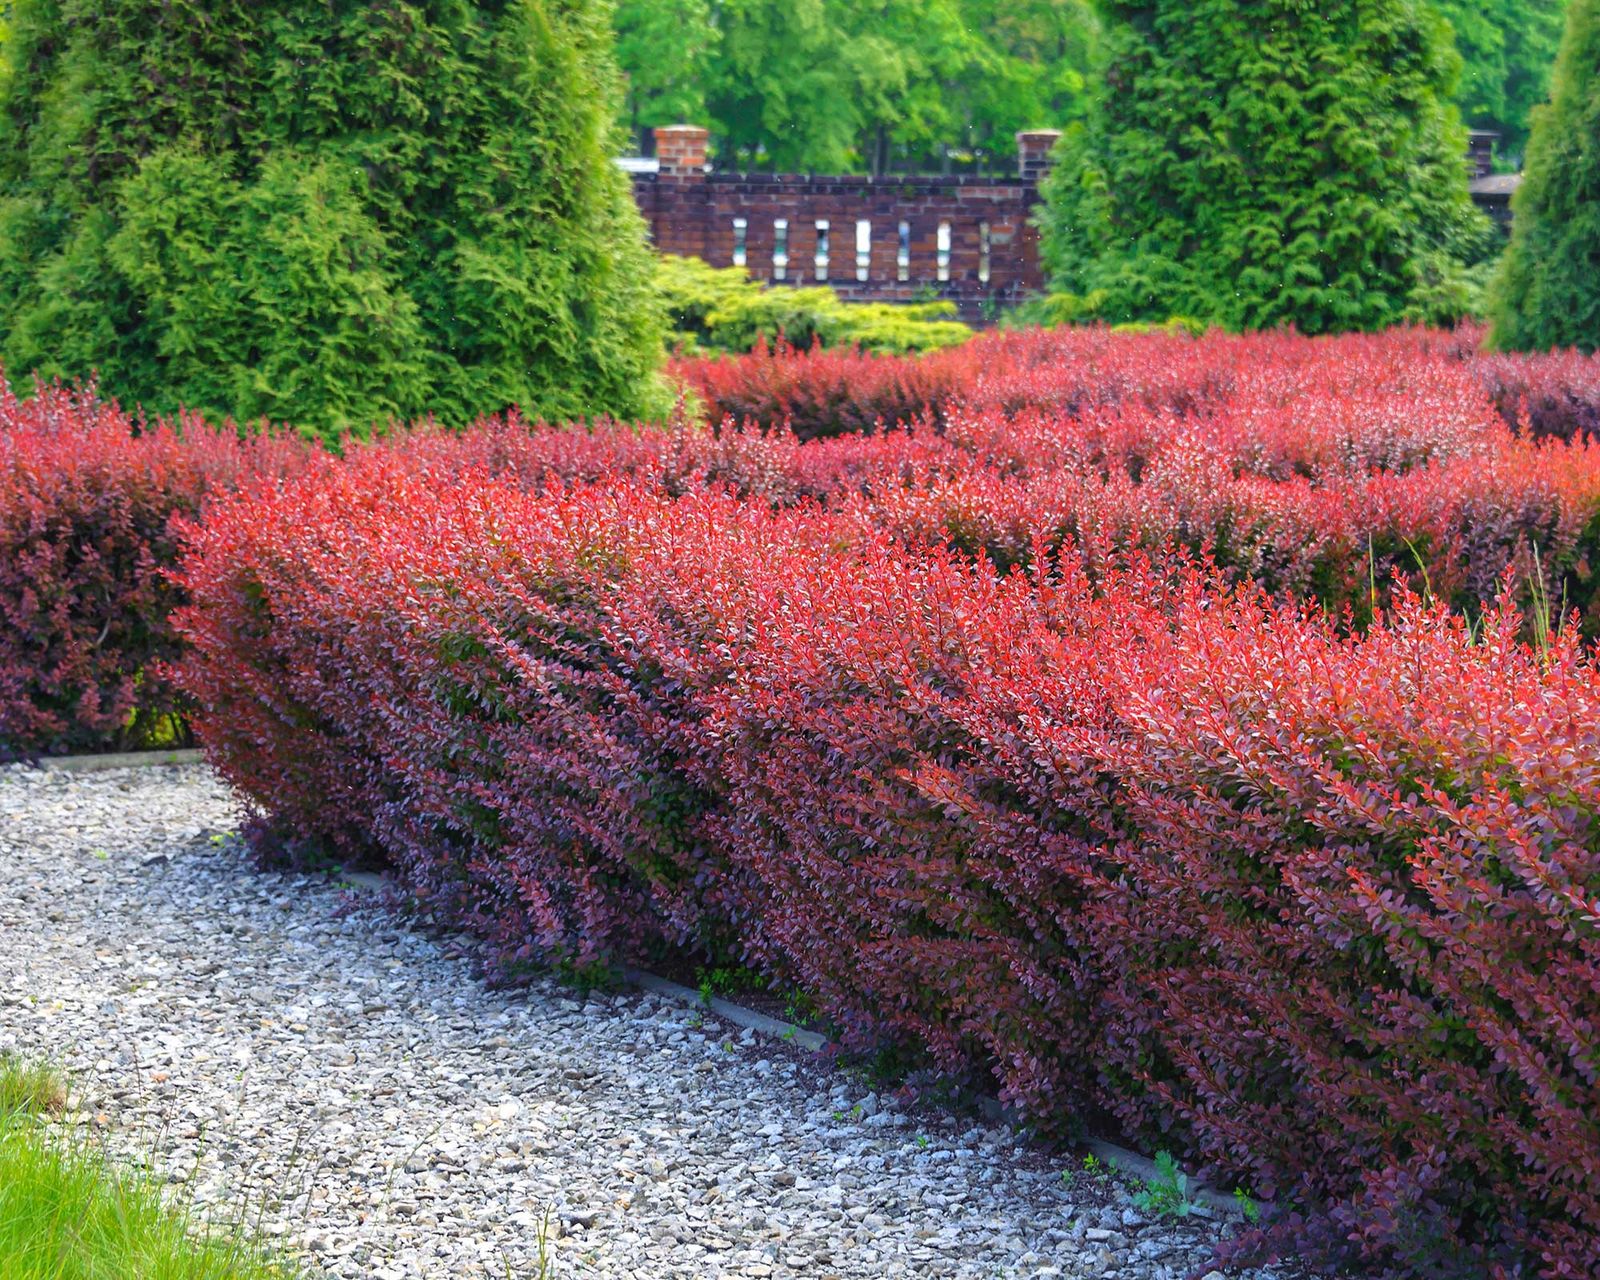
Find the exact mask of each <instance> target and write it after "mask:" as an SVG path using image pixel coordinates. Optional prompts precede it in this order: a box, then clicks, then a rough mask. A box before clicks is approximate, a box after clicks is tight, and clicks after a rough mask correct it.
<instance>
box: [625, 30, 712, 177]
mask: <svg viewBox="0 0 1600 1280" xmlns="http://www.w3.org/2000/svg"><path fill="white" fill-rule="evenodd" d="M614 15H615V16H614V19H613V21H614V25H615V27H616V32H617V62H618V64H619V65H620V66H621V67H622V70H623V77H624V81H623V88H624V93H623V110H622V117H623V119H624V120H625V121H626V122H627V125H628V130H629V132H630V133H631V134H632V135H633V138H634V141H635V145H636V146H638V147H639V148H640V149H641V150H642V149H644V148H645V147H646V146H647V145H648V144H649V134H650V131H651V130H652V129H654V128H655V127H656V126H657V125H663V124H704V123H705V121H706V119H707V118H708V117H707V112H706V84H707V81H708V79H709V77H710V75H711V68H712V65H713V60H714V58H715V55H716V51H717V44H718V39H719V34H720V33H719V32H718V30H717V28H716V25H715V24H714V22H713V21H712V13H711V4H710V0H621V2H620V3H619V4H618V5H617V6H616V9H615V10H614Z"/></svg>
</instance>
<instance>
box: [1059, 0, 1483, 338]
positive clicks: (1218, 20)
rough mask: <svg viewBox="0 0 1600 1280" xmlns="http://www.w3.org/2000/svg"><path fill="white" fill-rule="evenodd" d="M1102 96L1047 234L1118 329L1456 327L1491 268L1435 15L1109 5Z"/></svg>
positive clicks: (1445, 44) (1207, 4) (1327, 6)
mask: <svg viewBox="0 0 1600 1280" xmlns="http://www.w3.org/2000/svg"><path fill="white" fill-rule="evenodd" d="M1103 8H1104V9H1105V11H1106V18H1107V21H1106V37H1105V38H1106V46H1105V64H1104V65H1105V68H1106V69H1105V84H1104V86H1103V88H1104V92H1103V94H1102V97H1101V101H1100V103H1099V104H1098V107H1097V109H1096V111H1095V113H1094V114H1093V115H1092V117H1091V119H1090V121H1089V123H1088V124H1087V125H1086V126H1084V127H1082V128H1080V129H1076V130H1073V131H1072V132H1070V133H1069V134H1068V136H1067V138H1065V139H1064V140H1063V143H1062V146H1061V154H1060V156H1059V160H1058V164H1057V167H1056V169H1055V172H1054V173H1053V174H1052V176H1051V179H1050V181H1049V183H1048V184H1047V190H1046V206H1047V207H1046V210H1045V213H1044V215H1043V218H1042V221H1043V224H1044V232H1045V246H1044V248H1045V256H1046V263H1047V266H1048V268H1049V270H1050V273H1051V276H1052V280H1053V287H1054V288H1056V289H1058V290H1060V291H1062V292H1066V293H1072V294H1077V295H1080V296H1087V295H1093V297H1094V298H1095V300H1096V302H1097V303H1099V306H1100V310H1101V314H1103V315H1104V316H1105V317H1106V318H1108V319H1113V320H1119V321H1120V320H1144V319H1165V318H1167V317H1169V316H1187V317H1193V318H1195V319H1198V320H1203V321H1206V322H1208V323H1213V324H1219V325H1223V326H1226V327H1228V328H1232V329H1245V328H1258V327H1270V326H1277V325H1287V324H1293V325H1296V326H1298V327H1299V328H1300V329H1301V330H1303V331H1305V332H1309V333H1320V332H1327V331H1337V330H1345V329H1373V328H1378V327H1380V326H1383V325H1387V324H1392V323H1394V322H1395V321H1398V320H1403V319H1416V320H1430V321H1442V320H1449V319H1453V318H1455V317H1458V316H1460V315H1461V314H1462V312H1463V311H1464V309H1465V308H1466V307H1467V305H1468V302H1469V297H1470V289H1469V287H1468V282H1467V279H1466V276H1465V272H1464V270H1463V264H1464V263H1465V262H1467V261H1469V260H1471V259H1473V258H1474V257H1475V256H1477V255H1479V254H1481V253H1483V252H1485V251H1486V241H1487V228H1486V224H1485V222H1484V220H1483V219H1482V217H1481V216H1480V215H1479V214H1478V213H1477V211H1476V210H1475V209H1474V208H1473V207H1472V203H1471V199H1470V197H1469V196H1468V194H1467V173H1466V165H1465V160H1464V155H1465V150H1466V139H1465V134H1464V131H1463V129H1462V128H1461V125H1460V122H1459V119H1458V118H1457V115H1456V112H1455V110H1454V108H1453V107H1451V106H1450V105H1449V98H1450V93H1451V90H1452V87H1453V83H1454V77H1455V74H1456V69H1457V66H1458V65H1459V59H1458V58H1457V56H1456V54H1455V53H1454V51H1453V50H1452V48H1451V47H1450V42H1449V32H1448V28H1447V27H1446V26H1445V25H1444V23H1443V22H1442V20H1441V19H1439V17H1438V16H1437V14H1436V13H1435V12H1434V11H1433V10H1432V9H1431V8H1430V7H1428V6H1427V5H1425V4H1424V3H1422V2H1421V0H1319V2H1318V3H1307V2H1306V0H1139V2H1134V0H1107V3H1105V4H1104V6H1103Z"/></svg>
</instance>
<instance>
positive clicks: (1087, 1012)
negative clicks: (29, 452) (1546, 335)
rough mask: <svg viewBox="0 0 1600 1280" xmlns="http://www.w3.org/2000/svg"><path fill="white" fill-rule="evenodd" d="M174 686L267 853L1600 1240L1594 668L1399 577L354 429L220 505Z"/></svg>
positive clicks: (1546, 1255) (1521, 1254) (1288, 1169)
mask: <svg viewBox="0 0 1600 1280" xmlns="http://www.w3.org/2000/svg"><path fill="white" fill-rule="evenodd" d="M187 537H188V538H189V539H190V542H191V547H192V550H191V555H190V556H189V558H188V559H187V560H186V561H185V564H184V567H183V569H182V571H181V580H182V583H183V585H184V587H185V588H186V589H187V590H188V592H189V593H190V596H191V603H190V604H189V605H188V606H186V607H185V609H184V610H183V611H182V613H181V615H180V627H181V630H182V631H183V634H184V635H185V636H186V637H187V639H188V641H189V645H190V648H189V651H188V654H187V656H186V657H185V659H184V660H183V663H182V668H181V671H182V682H183V685H184V687H185V688H186V689H187V690H188V691H189V692H190V693H191V694H192V695H193V696H194V697H195V699H196V700H197V702H198V704H199V706H200V707H201V711H200V713H199V716H198V719H197V728H198V731H199V734H200V736H201V738H202V740H203V741H204V742H205V744H206V745H207V747H208V749H209V750H210V751H211V753H212V755H213V758H214V759H215V760H216V762H217V764H218V766H219V768H220V769H221V770H222V772H223V773H224V775H225V776H227V777H228V778H229V780H230V781H232V782H233V783H234V784H235V785H236V786H238V787H239V788H240V789H241V790H242V791H243V792H244V793H245V794H246V795H247V796H249V797H251V798H252V800H253V801H254V802H255V803H256V804H258V805H259V806H260V807H261V809H262V811H263V813H264V815H265V816H266V818H267V820H268V822H269V823H270V825H271V827H272V828H273V829H274V830H275V831H276V832H277V833H278V836H277V844H276V845H275V846H274V845H271V844H270V843H269V844H267V845H264V846H263V847H265V848H276V849H278V850H279V851H280V852H288V853H291V854H298V855H299V856H302V857H306V856H311V855H313V854H315V853H316V852H317V851H318V850H328V849H332V850H337V851H338V852H340V853H341V855H350V854H358V855H363V856H367V857H376V858H380V859H384V860H387V861H390V862H392V863H393V864H394V865H395V866H397V867H398V868H399V869H400V870H401V872H402V873H403V875H404V877H405V879H406V881H407V883H408V884H409V885H410V886H411V887H412V889H413V890H414V891H415V892H416V894H417V896H418V898H419V900H420V901H421V902H422V903H423V904H424V905H425V906H426V907H428V908H429V909H430V910H432V911H434V912H436V913H438V914H439V915H440V916H441V917H442V918H444V919H446V920H449V921H451V922H453V923H455V924H458V925H465V926H467V927H471V928H473V929H475V930H477V931H479V932H480V933H482V934H483V935H485V936H486V937H488V938H490V939H491V940H492V942H493V943H494V947H495V952H496V954H497V956H498V969H499V972H500V973H501V974H502V975H503V976H506V977H513V976H515V975H516V974H517V973H518V972H520V971H521V969H522V968H523V967H524V966H526V965H528V964H531V963H538V962H548V961H549V960H551V959H565V960H569V961H573V962H588V961H593V960H596V959H637V958H648V957H650V956H651V955H653V954H656V953H657V952H658V951H659V949H660V948H661V947H663V946H668V945H672V946H676V947H681V948H685V949H688V950H690V951H693V952H695V953H697V954H698V955H699V956H700V957H702V958H703V959H705V960H707V961H708V962H714V963H720V962H728V963H742V964H746V965H750V966H752V967H754V968H756V969H758V970H759V971H761V972H763V973H765V974H768V975H770V976H772V977H775V978H780V979H782V980H783V981H785V982H790V983H798V984H799V985H800V986H801V987H802V988H803V989H804V990H805V991H806V992H807V993H808V995H809V996H810V997H811V998H812V999H813V1000H814V1001H815V1002H816V1004H817V1007H818V1008H819V1009H820V1010H821V1011H822V1013H823V1015H824V1016H825V1017H827V1018H828V1019H829V1020H830V1021H831V1022H833V1023H834V1024H835V1025H836V1027H837V1028H838V1029H839V1033H840V1035H841V1036H842V1038H843V1039H845V1040H846V1041H847V1042H848V1043H849V1044H851V1045H854V1046H857V1047H862V1048H869V1047H870V1048H893V1049H896V1050H898V1051H900V1052H901V1053H904V1054H913V1055H921V1056H924V1057H925V1058H927V1059H928V1060H930V1061H932V1062H934V1063H937V1064H938V1065H940V1066H942V1067H944V1068H945V1069H947V1070H952V1071H957V1072H962V1073H966V1074H968V1075H970V1076H972V1077H975V1078H978V1079H992V1080H994V1081H995V1082H996V1083H997V1084H998V1086H999V1087H1000V1089H1001V1090H1002V1092H1003V1094H1004V1096H1005V1097H1007V1098H1008V1099H1010V1100H1011V1101H1013V1102H1015V1103H1017V1104H1018V1105H1020V1106H1022V1107H1023V1108H1024V1109H1026V1110H1027V1111H1028V1112H1029V1113H1030V1114H1031V1115H1033V1116H1034V1117H1036V1118H1037V1119H1038V1121H1039V1122H1040V1123H1041V1124H1043V1125H1045V1126H1048V1127H1064V1128H1068V1129H1070V1128H1071V1127H1072V1126H1073V1125H1074V1124H1077V1123H1079V1122H1080V1121H1081V1117H1083V1116H1086V1115H1093V1114H1109V1115H1111V1116H1114V1117H1115V1118H1116V1120H1117V1122H1118V1123H1119V1124H1120V1125H1121V1126H1122V1127H1123V1128H1124V1129H1125V1130H1126V1131H1127V1132H1128V1133H1130V1134H1132V1135H1134V1136H1135V1137H1137V1138H1139V1139H1141V1140H1144V1141H1148V1142H1150V1143H1152V1144H1153V1145H1161V1146H1164V1147H1168V1148H1174V1149H1176V1148H1179V1147H1181V1148H1182V1149H1183V1151H1184V1152H1185V1153H1187V1154H1189V1155H1191V1156H1193V1157H1196V1158H1198V1159H1199V1160H1200V1162H1201V1163H1202V1164H1203V1165H1204V1166H1205V1168H1206V1170H1207V1172H1208V1173H1210V1174H1212V1175H1214V1176H1218V1177H1220V1178H1222V1179H1224V1184H1225V1185H1234V1184H1242V1185H1244V1186H1246V1187H1247V1188H1249V1190H1250V1191H1251V1192H1252V1194H1254V1195H1255V1196H1256V1197H1257V1198H1258V1199H1260V1200H1262V1201H1263V1202H1265V1203H1266V1204H1267V1205H1268V1206H1269V1209H1270V1213H1269V1218H1270V1219H1271V1221H1270V1222H1269V1223H1268V1224H1267V1227H1266V1230H1267V1232H1268V1235H1267V1236H1266V1237H1265V1238H1264V1239H1263V1240H1261V1241H1258V1242H1257V1243H1258V1244H1259V1246H1260V1247H1261V1248H1264V1249H1270V1248H1273V1247H1281V1246H1284V1245H1288V1244H1293V1245H1295V1246H1297V1247H1299V1248H1300V1249H1302V1250H1303V1251H1305V1252H1306V1253H1307V1255H1308V1256H1310V1257H1313V1258H1315V1259H1318V1260H1321V1261H1323V1262H1326V1263H1328V1264H1329V1265H1330V1266H1331V1265H1336V1264H1349V1263H1356V1264H1360V1265H1362V1266H1365V1267H1367V1268H1369V1269H1372V1270H1374V1271H1376V1272H1377V1273H1381V1274H1394V1275H1404V1276H1418V1277H1420V1276H1430V1275H1443V1274H1449V1275H1452V1276H1474V1275H1482V1276H1485V1277H1490V1276H1511V1275H1515V1274H1528V1275H1538V1276H1540V1277H1542V1278H1544V1280H1576V1277H1579V1276H1584V1275H1588V1274H1592V1273H1593V1271H1594V1269H1595V1268H1596V1267H1597V1266H1600V1252H1597V1249H1600V1245H1597V1243H1596V1242H1597V1241H1600V1160H1597V1158H1596V1154H1595V1153H1596V1152H1597V1151H1600V1060H1597V1059H1596V1056H1595V1044H1596V1032H1595V1028H1596V1026H1597V1025H1600V1003H1597V995H1596V993H1597V992H1600V947H1597V946H1596V938H1595V926H1594V920H1595V919H1596V918H1597V916H1600V854H1597V852H1596V844H1595V839H1594V831H1595V830H1596V829H1600V825H1597V818H1600V782H1597V776H1600V775H1596V773H1595V770H1594V769H1593V768H1592V767H1591V765H1590V763H1589V762H1590V760H1591V759H1592V758H1593V755H1594V744H1593V741H1592V739H1593V736H1594V734H1593V725H1594V724H1595V723H1596V722H1597V720H1600V705H1596V699H1597V697H1600V694H1597V690H1600V681H1597V680H1596V678H1595V677H1596V672H1595V670H1594V666H1593V658H1592V656H1591V655H1590V654H1589V653H1588V652H1587V651H1586V650H1584V649H1583V648H1581V647H1580V646H1579V644H1578V642H1577V641H1576V639H1575V637H1574V636H1573V634H1572V633H1571V632H1560V633H1557V634H1555V635H1553V636H1551V637H1548V638H1547V642H1546V643H1545V644H1544V645H1543V646H1542V647H1539V648H1532V647H1529V646H1527V645H1525V644H1523V643H1521V642H1520V641H1519V640H1518V639H1517V634H1518V630H1519V628H1520V627H1521V625H1522V622H1521V619H1520V618H1519V617H1518V616H1517V615H1516V613H1515V611H1514V610H1511V609H1509V608H1506V607H1501V608H1491V609H1489V610H1488V611H1487V612H1486V613H1485V614H1484V615H1483V616H1482V618H1481V620H1480V621H1478V622H1477V623H1476V624H1475V625H1474V626H1470V627H1469V626H1468V625H1467V623H1466V622H1465V621H1464V620H1463V619H1461V618H1460V617H1459V616H1458V615H1452V614H1450V613H1449V612H1448V611H1447V610H1446V609H1445V607H1444V606H1443V605H1442V604H1431V605H1430V604H1425V603H1423V602H1422V601H1420V600H1418V599H1416V598H1414V597H1408V596H1406V595H1404V594H1403V593H1402V594H1401V595H1400V597H1399V598H1398V601H1397V608H1396V610H1395V612H1394V613H1393V614H1392V615H1391V616H1387V617H1382V618H1378V619H1375V620H1374V621H1373V622H1372V624H1371V625H1370V627H1368V628H1367V629H1366V631H1365V632H1364V633H1362V634H1350V633H1348V632H1346V631H1344V630H1342V629H1341V628H1340V627H1338V626H1337V625H1335V624H1333V623H1331V622H1329V621H1328V620H1327V619H1325V618H1324V617H1323V616H1322V615H1321V614H1320V613H1317V612H1314V611H1308V610H1306V609H1304V608H1303V607H1301V606H1299V605H1296V604H1292V603H1291V604H1284V603H1274V602H1273V601H1272V600H1271V599H1270V598H1268V597H1267V596H1265V595H1263V594H1262V593H1261V592H1259V590H1257V589H1256V588H1254V587H1248V586H1247V587H1229V586H1227V585H1225V584H1223V583H1221V582H1219V581H1217V580H1216V579H1215V578H1214V577H1213V576H1209V575H1207V574H1206V573H1204V572H1202V571H1199V570H1195V569H1192V568H1185V567H1182V564H1181V562H1180V563H1173V564H1167V563H1158V564H1155V565H1151V564H1146V563H1143V562H1141V561H1139V560H1137V559H1129V560H1127V561H1126V562H1124V563H1121V564H1114V565H1111V566H1109V567H1108V568H1107V569H1106V570H1105V572H1104V573H1101V574H1099V575H1096V576H1091V575H1089V574H1086V573H1085V572H1083V570H1082V567H1081V565H1080V563H1079V561H1078V560H1077V559H1076V558H1072V557H1061V558H1056V557H1051V556H1047V555H1045V554H1044V553H1043V552H1039V553H1036V555H1035V556H1034V558H1033V564H1034V569H1033V571H1032V573H1031V574H1030V575H1026V576H1025V575H1022V574H1013V575H1009V576H1004V577H1002V576H998V575H995V574H994V573H992V572H990V571H989V570H987V569H986V568H985V567H984V566H982V565H975V564H973V563H971V562H970V561H967V560H965V559H964V558H961V557H959V556H957V555H955V554H953V553H951V552H948V551H943V550H937V549H935V550H931V551H918V550H915V549H909V548H906V547H903V546H897V545H895V544H894V543H892V542H891V541H889V540H887V539H885V538H882V537H870V536H861V535H851V534H850V533H849V531H848V530H847V529H846V528H845V527H843V526H842V525H841V523H840V520H839V518H838V517H835V516H833V515H831V514H830V513H827V512H825V511H821V510H818V509H816V508H813V507H811V506H809V505H806V504H801V505H799V506H797V507H795V508H793V509H790V510H779V511H774V510H772V509H770V508H769V507H767V506H766V505H765V504H751V503H746V502H741V501H739V500H738V499H736V498H735V497H733V496H731V495H729V494H727V493H723V492H719V491H695V492H689V493H686V494H685V495H684V496H683V497H680V498H672V497H671V496H669V495H668V494H666V493H665V492H664V491H662V490H661V489H660V488H659V487H657V486H654V485H653V484H651V483H648V482H643V481H639V480H635V481H629V482H620V481H619V482H616V483H611V484H601V485H592V486H590V485H583V486H569V487H565V488H562V489H559V490H537V489H530V488H529V487H527V486H525V485H524V484H522V483H520V482H519V481H518V480H517V479H516V478H515V477H512V476H509V475H502V476H501V477H499V478H498V479H497V478H494V477H492V476H490V475H488V474H486V473H484V474H469V475H465V476H458V477H457V478H455V479H454V480H452V479H451V478H450V477H448V476H447V475H445V474H443V473H441V471H440V470H438V469H437V467H436V465H435V464H433V463H429V464H419V463H418V462H417V461H416V460H415V459H410V458H408V457H407V456H406V455H404V454H403V453H401V452H399V451H395V450H390V451H384V450H368V451H362V452H359V453H357V454H356V455H354V456H353V457H352V458H350V459H349V460H347V461H346V462H345V463H343V464H334V463H332V462H325V463H319V464H317V465H315V466H313V467H312V468H311V469H310V470H309V471H308V472H307V473H305V474H303V475H301V476H299V477H297V478H295V479H294V480H292V481H290V482H289V483H288V484H287V485H285V486H284V487H283V488H282V489H281V490H280V491H272V492H263V493H256V494H251V495H241V496H239V497H235V498H228V499H224V500H221V501H219V502H218V503H216V504H214V505H213V506H212V507H211V508H210V509H209V511H208V514H207V518H206V520H205V521H204V523H203V524H199V525H190V526H189V527H188V530H187Z"/></svg>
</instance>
